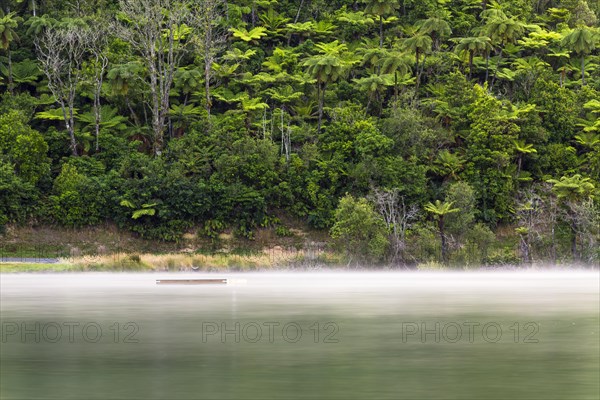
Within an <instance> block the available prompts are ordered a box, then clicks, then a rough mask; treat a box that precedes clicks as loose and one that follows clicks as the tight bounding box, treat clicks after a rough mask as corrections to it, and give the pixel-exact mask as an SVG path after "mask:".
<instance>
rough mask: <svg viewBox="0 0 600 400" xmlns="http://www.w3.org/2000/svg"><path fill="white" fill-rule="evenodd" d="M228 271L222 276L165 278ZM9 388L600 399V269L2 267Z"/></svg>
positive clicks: (38, 395) (20, 395)
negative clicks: (23, 270)
mask: <svg viewBox="0 0 600 400" xmlns="http://www.w3.org/2000/svg"><path fill="white" fill-rule="evenodd" d="M190 277H191V278H200V277H211V278H217V277H218V278H220V277H226V278H228V279H229V282H230V284H228V285H226V286H221V285H214V286H206V285H199V286H173V285H166V286H162V285H156V284H155V280H156V279H161V278H190ZM0 285H1V286H0V289H1V302H0V311H1V314H0V316H1V323H2V342H1V348H0V357H1V361H0V387H1V389H0V397H1V398H2V399H13V398H14V399H46V398H47V399H59V398H60V399H84V398H85V399H167V398H168V399H196V398H235V399H244V398H252V399H265V398H273V399H284V398H314V399H325V398H335V399H353V398H356V399H364V398H390V399H483V398H485V399H507V398H511V399H597V398H599V396H600V389H599V382H600V376H599V374H600V372H599V371H600V367H599V363H600V356H599V352H600V345H599V334H598V332H599V316H598V314H599V274H598V271H592V272H590V271H587V272H584V271H579V272H479V273H391V272H378V273H376V272H356V273H347V272H328V273H323V272H320V273H252V274H89V273H88V274H54V275H36V274H26V275H1V276H0Z"/></svg>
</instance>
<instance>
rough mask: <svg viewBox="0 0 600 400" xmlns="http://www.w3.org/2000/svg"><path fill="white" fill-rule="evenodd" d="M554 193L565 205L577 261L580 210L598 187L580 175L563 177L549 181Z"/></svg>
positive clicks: (580, 223)
mask: <svg viewBox="0 0 600 400" xmlns="http://www.w3.org/2000/svg"><path fill="white" fill-rule="evenodd" d="M547 182H549V183H551V184H552V185H553V186H552V191H553V192H554V193H555V194H556V197H558V199H559V200H560V201H561V202H562V203H563V205H564V206H565V207H566V210H567V220H568V222H569V226H570V228H571V235H572V236H571V253H572V255H573V259H574V260H577V259H578V258H579V254H578V252H577V237H578V232H579V228H580V225H582V221H580V218H579V215H578V214H579V213H578V211H579V208H580V205H581V204H582V203H584V202H585V201H586V200H589V199H592V198H593V197H594V194H595V191H596V187H595V185H594V184H593V183H592V180H591V179H590V178H587V177H583V176H581V175H580V174H575V175H572V176H563V177H561V178H560V179H549V180H548V181H547Z"/></svg>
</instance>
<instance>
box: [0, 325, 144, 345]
mask: <svg viewBox="0 0 600 400" xmlns="http://www.w3.org/2000/svg"><path fill="white" fill-rule="evenodd" d="M0 327H1V332H0V342H1V343H32V344H33V343H139V342H140V341H139V338H138V333H139V332H140V327H139V325H138V324H137V323H135V322H131V321H126V322H119V321H110V322H102V323H100V322H94V321H85V322H80V321H61V322H57V321H44V322H40V321H27V322H25V321H3V322H2V323H1V324H0Z"/></svg>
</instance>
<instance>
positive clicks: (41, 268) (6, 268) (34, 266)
mask: <svg viewBox="0 0 600 400" xmlns="http://www.w3.org/2000/svg"><path fill="white" fill-rule="evenodd" d="M78 271H83V269H82V267H81V266H79V265H75V264H68V263H53V264H43V263H21V262H9V263H0V273H13V272H78Z"/></svg>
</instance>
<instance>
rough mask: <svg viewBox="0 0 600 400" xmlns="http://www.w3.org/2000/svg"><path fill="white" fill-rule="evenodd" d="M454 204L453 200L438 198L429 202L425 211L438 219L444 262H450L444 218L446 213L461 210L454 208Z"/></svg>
mask: <svg viewBox="0 0 600 400" xmlns="http://www.w3.org/2000/svg"><path fill="white" fill-rule="evenodd" d="M452 204H453V203H452V202H446V201H444V202H441V201H439V200H436V201H435V203H431V202H429V203H427V204H426V205H425V211H428V212H430V213H431V214H433V216H434V217H435V219H436V220H437V225H438V233H439V234H440V241H441V244H442V261H443V262H444V264H448V242H447V240H446V233H445V232H444V219H445V217H446V215H448V214H450V213H455V212H458V211H460V209H458V208H452Z"/></svg>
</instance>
